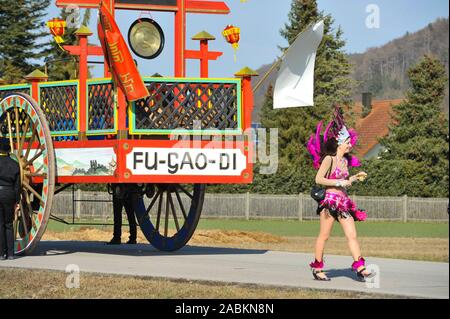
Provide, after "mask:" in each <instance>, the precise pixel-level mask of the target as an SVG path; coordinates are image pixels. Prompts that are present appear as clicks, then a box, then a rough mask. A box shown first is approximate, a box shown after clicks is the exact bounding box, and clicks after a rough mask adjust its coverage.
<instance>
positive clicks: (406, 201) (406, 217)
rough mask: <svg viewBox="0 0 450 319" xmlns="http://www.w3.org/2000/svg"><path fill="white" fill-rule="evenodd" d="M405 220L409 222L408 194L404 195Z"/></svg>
mask: <svg viewBox="0 0 450 319" xmlns="http://www.w3.org/2000/svg"><path fill="white" fill-rule="evenodd" d="M402 219H403V222H404V223H407V222H408V195H405V196H403V218H402Z"/></svg>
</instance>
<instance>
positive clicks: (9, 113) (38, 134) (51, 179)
mask: <svg viewBox="0 0 450 319" xmlns="http://www.w3.org/2000/svg"><path fill="white" fill-rule="evenodd" d="M0 124H1V125H2V126H4V127H6V132H7V134H6V137H7V138H8V139H9V140H10V143H11V144H12V147H11V148H12V152H11V157H12V158H14V159H15V160H16V161H17V162H19V166H20V174H21V182H22V187H21V201H20V204H19V205H20V210H19V212H18V213H17V214H15V216H14V228H13V229H14V237H15V241H14V251H15V253H16V254H25V253H31V252H32V251H33V249H34V248H35V247H36V245H37V244H38V243H39V241H40V239H41V237H42V236H43V234H44V232H45V229H46V227H47V223H48V220H49V217H50V210H51V204H52V199H53V192H54V185H55V156H54V150H53V144H52V139H51V135H50V129H49V127H48V124H47V122H46V119H45V115H44V113H43V112H42V110H41V109H40V107H39V106H38V105H37V103H36V102H35V101H34V100H33V98H32V97H30V96H29V95H27V94H22V93H13V94H10V95H7V96H6V97H5V98H4V99H3V100H2V101H0ZM2 131H5V129H3V128H2ZM16 132H19V134H16ZM35 182H36V183H35Z"/></svg>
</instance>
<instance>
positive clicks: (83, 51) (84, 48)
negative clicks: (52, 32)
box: [75, 27, 92, 140]
mask: <svg viewBox="0 0 450 319" xmlns="http://www.w3.org/2000/svg"><path fill="white" fill-rule="evenodd" d="M75 35H76V36H77V38H78V45H79V46H80V60H79V64H78V65H79V80H80V82H79V83H80V86H79V88H80V92H79V95H80V107H79V115H78V117H79V119H80V131H79V132H78V139H79V140H85V139H86V131H87V123H86V114H87V113H86V112H87V110H86V109H87V96H86V95H87V94H86V90H87V79H88V74H89V70H88V37H89V36H91V35H92V32H91V31H90V30H89V29H88V28H83V27H81V28H80V29H79V30H78V31H77V32H75Z"/></svg>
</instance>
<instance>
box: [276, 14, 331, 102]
mask: <svg viewBox="0 0 450 319" xmlns="http://www.w3.org/2000/svg"><path fill="white" fill-rule="evenodd" d="M323 30H324V24H323V21H320V22H318V23H316V24H315V25H313V26H311V27H310V28H309V29H307V30H305V31H304V32H303V33H302V34H301V35H299V37H298V38H297V39H296V40H295V41H294V43H293V44H292V45H291V47H290V48H289V51H288V52H287V53H286V55H285V57H284V59H283V62H282V64H281V67H280V71H279V72H278V77H277V81H276V83H275V91H274V101H273V108H274V109H283V108H290V107H301V106H313V105H314V65H315V62H316V51H317V48H318V47H319V45H320V43H321V42H322V37H323Z"/></svg>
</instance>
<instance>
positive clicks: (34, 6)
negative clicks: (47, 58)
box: [0, 0, 50, 83]
mask: <svg viewBox="0 0 450 319" xmlns="http://www.w3.org/2000/svg"><path fill="white" fill-rule="evenodd" d="M49 5H50V0H16V1H10V0H0V34H1V36H0V75H1V76H2V77H3V79H4V80H6V82H7V83H19V82H22V81H23V77H24V76H25V75H27V74H28V73H30V72H32V71H33V69H34V68H35V67H36V65H35V63H36V60H38V59H40V58H42V53H43V50H42V49H41V50H40V49H39V47H42V45H40V43H39V42H40V41H39V40H41V39H42V38H43V37H45V36H47V35H48V33H47V32H46V29H45V23H44V21H43V18H44V16H45V14H46V12H45V10H46V9H47V7H48V6H49ZM44 47H45V46H44Z"/></svg>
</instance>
